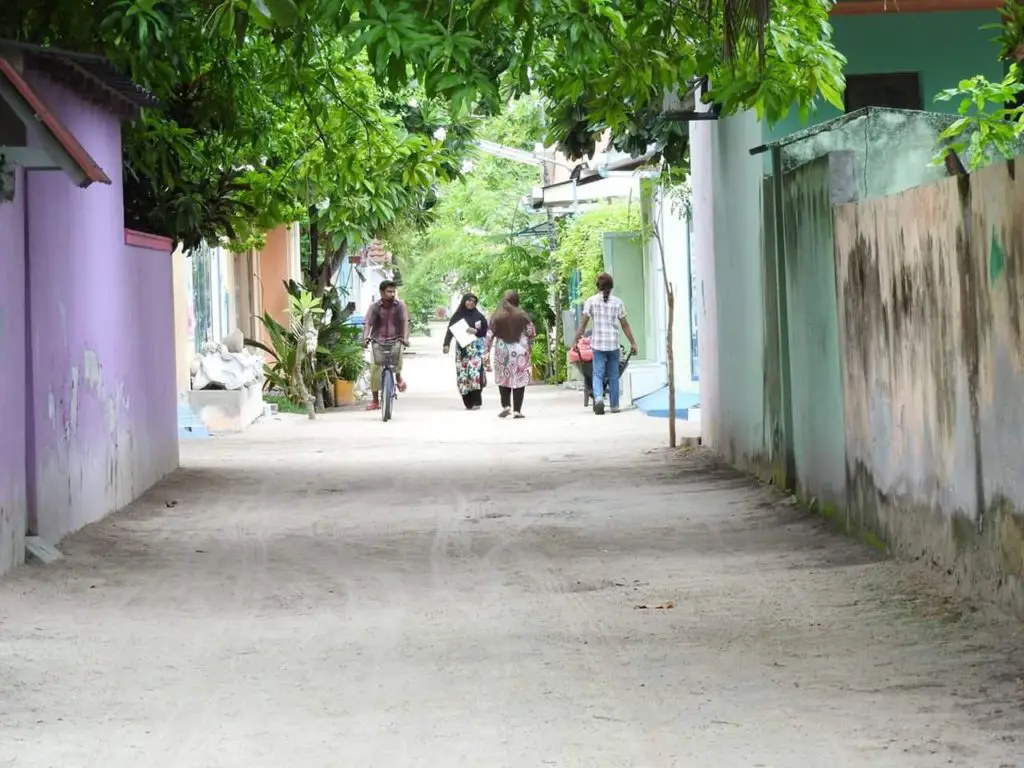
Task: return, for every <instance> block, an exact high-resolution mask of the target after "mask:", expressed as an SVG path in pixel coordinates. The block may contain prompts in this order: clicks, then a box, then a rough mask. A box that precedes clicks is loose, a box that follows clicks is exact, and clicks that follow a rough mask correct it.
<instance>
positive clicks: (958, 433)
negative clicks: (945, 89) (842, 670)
mask: <svg viewBox="0 0 1024 768" xmlns="http://www.w3.org/2000/svg"><path fill="white" fill-rule="evenodd" d="M1022 172H1024V164H1022V163H1021V162H1019V161H1017V162H1011V163H1000V164H998V165H996V166H993V167H990V168H987V169H985V170H983V171H981V172H979V173H977V174H975V175H974V176H972V177H970V179H969V180H968V179H959V180H958V179H948V180H946V181H942V182H939V183H937V184H933V185H930V186H925V187H919V188H916V189H911V190H908V191H906V192H903V193H901V194H899V195H895V196H891V197H886V198H881V199H876V200H869V201H864V202H859V203H853V204H849V205H845V206H842V207H840V208H838V209H837V210H836V213H835V257H836V269H837V274H838V277H839V280H838V289H839V291H838V299H839V312H840V332H841V338H842V344H843V349H844V354H843V362H844V365H843V383H844V392H845V395H844V412H845V422H846V432H847V438H846V443H847V444H846V453H847V482H848V485H849V499H850V501H849V510H848V514H849V516H850V521H851V523H852V524H853V525H856V526H860V527H863V528H865V529H868V530H871V531H874V532H876V533H877V534H878V535H879V536H880V537H881V538H883V539H884V540H886V541H887V542H888V543H889V545H890V546H891V547H892V548H893V549H894V550H895V551H897V552H901V553H905V554H907V555H910V556H914V557H917V556H924V557H927V558H929V559H930V560H932V561H933V562H935V563H937V564H938V565H939V566H940V567H943V568H945V569H949V570H950V571H952V572H954V573H955V574H956V576H957V578H958V580H959V581H960V582H961V584H963V585H964V586H965V587H967V588H968V589H969V590H970V591H972V592H975V593H980V594H984V595H987V596H993V597H995V598H997V599H998V600H999V601H1000V602H1002V603H1003V605H1005V606H1007V607H1009V608H1011V609H1012V610H1014V611H1016V612H1017V613H1018V615H1021V616H1024V581H1022V579H1024V473H1021V471H1020V456H1021V455H1022V449H1024V311H1022V310H1021V307H1022V305H1024V278H1022V277H1021V276H1022V275H1024V224H1022V223H1021V218H1020V216H1019V212H1020V211H1021V210H1022V208H1024V180H1022V178H1021V173H1022Z"/></svg>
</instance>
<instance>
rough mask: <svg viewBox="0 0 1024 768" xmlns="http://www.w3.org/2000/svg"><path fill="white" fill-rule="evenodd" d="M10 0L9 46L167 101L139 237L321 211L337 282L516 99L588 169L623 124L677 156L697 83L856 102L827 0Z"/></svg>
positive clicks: (238, 241)
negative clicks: (686, 95)
mask: <svg viewBox="0 0 1024 768" xmlns="http://www.w3.org/2000/svg"><path fill="white" fill-rule="evenodd" d="M0 5H2V7H0V37H7V38H13V39H18V40H25V41H28V42H33V43H40V44H49V45H54V46H59V47H62V48H66V49H73V50H77V51H84V52H91V53H98V54H102V55H105V56H107V57H108V58H110V59H111V60H112V61H113V62H114V63H115V64H116V65H117V66H119V67H120V68H122V69H123V70H125V71H126V72H127V73H128V74H130V75H131V76H132V77H133V78H134V79H135V80H136V81H137V82H139V83H140V84H141V85H143V86H144V87H146V88H147V89H149V90H150V91H152V92H153V93H154V94H155V95H156V96H157V97H158V99H159V100H160V101H161V102H162V104H163V108H162V109H161V110H148V111H147V112H146V113H145V114H144V115H143V117H142V119H141V120H140V121H139V122H138V123H136V124H134V125H132V126H130V127H129V128H128V129H127V130H126V132H125V182H126V183H125V198H126V214H127V218H128V222H129V223H130V225H131V226H134V227H138V228H141V229H146V230H149V231H153V232H156V233H159V234H164V235H169V236H171V237H173V238H175V239H176V240H178V241H180V242H182V243H183V244H185V245H186V246H192V245H195V244H197V243H198V242H200V241H208V242H217V241H219V240H221V239H223V238H230V239H231V240H232V242H233V243H234V245H235V247H238V248H245V247H248V246H250V245H252V244H253V243H254V242H256V241H258V240H259V238H260V236H261V233H262V232H263V231H265V230H266V229H268V228H270V227H272V226H274V225H275V224H277V223H282V222H286V221H291V220H295V219H296V218H298V217H304V218H305V217H308V218H310V220H311V221H310V230H309V231H310V232H311V234H312V235H313V236H314V243H313V245H314V248H313V249H312V250H313V254H312V255H313V259H312V267H313V269H312V270H311V271H312V272H313V273H314V274H311V275H310V277H311V278H315V279H316V280H317V281H320V282H322V281H323V280H324V275H325V274H327V273H329V272H330V271H331V268H332V267H335V266H336V265H337V263H338V260H339V259H340V258H343V257H344V253H345V252H346V249H347V248H348V247H351V246H352V245H353V244H356V243H357V242H359V241H361V240H365V239H366V238H368V237H370V236H374V235H380V234H382V233H384V232H385V231H386V230H387V229H388V228H389V227H393V226H394V225H395V223H396V222H397V221H399V220H409V219H410V218H411V219H413V220H415V219H416V218H417V217H419V218H420V219H421V220H424V219H425V218H426V217H427V216H429V214H428V213H427V212H428V211H429V209H430V208H431V206H432V205H433V203H434V201H435V200H434V195H435V192H436V189H437V187H438V185H439V184H443V183H445V182H446V181H448V180H450V179H453V178H457V177H458V175H459V169H460V167H461V158H462V155H463V154H464V153H465V151H466V147H467V141H468V140H469V138H470V137H471V134H472V130H473V125H474V121H475V119H476V117H479V116H486V115H489V114H494V113H496V112H499V111H501V109H503V108H504V107H505V105H506V104H507V103H508V102H509V100H510V99H513V98H516V97H519V96H522V95H524V94H527V93H532V94H536V95H537V96H539V97H542V98H543V99H544V102H545V104H546V105H547V106H546V113H547V114H546V126H547V134H548V139H550V140H551V141H554V142H557V143H559V144H560V145H561V146H562V148H563V149H564V150H565V151H566V152H567V153H568V154H570V155H571V156H574V157H579V156H581V155H585V154H588V153H590V152H592V151H593V149H594V146H595V142H596V141H597V139H598V138H599V137H600V136H601V135H602V134H603V133H604V132H605V131H606V130H608V131H610V132H611V134H612V138H613V144H614V145H615V146H616V147H618V148H620V149H624V150H627V151H630V152H632V153H638V152H641V151H643V150H644V149H646V148H647V147H648V146H650V145H657V146H658V148H659V149H661V150H662V151H663V153H664V155H665V157H666V159H667V160H668V161H669V162H670V163H671V164H676V163H678V162H679V161H680V159H681V158H682V154H683V151H684V149H685V140H684V134H685V132H684V130H683V128H682V127H681V125H680V124H679V123H675V122H672V121H671V120H668V119H665V117H664V116H663V115H662V105H663V101H664V98H665V95H666V94H667V93H679V92H682V91H685V90H686V89H687V88H688V86H689V85H690V84H691V82H692V81H693V80H694V78H696V77H702V76H707V77H709V78H710V82H711V85H712V88H711V91H710V94H709V97H710V98H712V99H714V100H715V102H716V103H718V104H719V105H720V106H721V109H722V110H723V111H724V112H725V113H729V112H732V111H736V110H739V109H744V108H748V107H753V108H756V109H758V110H759V111H761V112H762V113H763V114H764V115H765V116H766V117H767V118H768V119H769V120H774V119H778V118H780V117H781V116H783V115H784V114H785V113H786V112H787V111H788V110H789V109H790V108H797V109H800V110H804V111H806V110H807V109H809V108H810V106H811V105H812V104H813V102H814V101H815V99H817V98H818V97H819V96H823V97H824V98H826V99H828V100H830V101H833V102H838V101H839V100H840V94H841V83H842V78H841V67H842V63H843V62H842V57H841V56H839V54H838V53H837V52H836V51H835V49H834V47H832V45H831V42H830V35H831V28H830V26H829V24H828V11H829V8H830V5H831V3H829V2H827V1H825V2H823V0H683V1H682V2H674V1H673V2H665V0H614V1H613V0H448V1H447V2H444V3H441V2H437V0H92V2H89V3H82V2H81V1H80V0H6V2H4V3H2V4H0ZM474 116H475V117H474ZM532 138H539V137H532ZM318 254H319V257H320V259H318V258H317V257H318Z"/></svg>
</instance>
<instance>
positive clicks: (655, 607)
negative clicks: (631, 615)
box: [637, 601, 676, 611]
mask: <svg viewBox="0 0 1024 768" xmlns="http://www.w3.org/2000/svg"><path fill="white" fill-rule="evenodd" d="M675 607H676V604H675V603H673V602H671V601H669V602H667V603H661V604H660V605H638V606H637V610H639V611H670V610H672V609H673V608H675Z"/></svg>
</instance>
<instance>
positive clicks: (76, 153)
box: [0, 56, 112, 187]
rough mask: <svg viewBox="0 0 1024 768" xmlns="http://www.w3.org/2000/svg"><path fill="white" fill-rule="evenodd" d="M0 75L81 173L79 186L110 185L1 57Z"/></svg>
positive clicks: (26, 84)
mask: <svg viewBox="0 0 1024 768" xmlns="http://www.w3.org/2000/svg"><path fill="white" fill-rule="evenodd" d="M0 74H2V75H3V76H4V77H6V78H7V80H8V82H10V84H11V85H13V86H14V88H15V90H16V91H18V93H19V94H21V97H22V98H23V99H24V100H25V101H26V102H27V103H28V105H29V106H30V107H31V108H32V111H33V112H35V113H36V117H38V118H39V120H40V121H41V122H42V123H43V125H44V126H46V129H47V130H48V131H49V132H50V133H51V134H52V135H53V138H55V139H56V140H57V141H58V143H59V144H60V145H61V146H62V147H63V148H64V151H65V152H67V153H68V156H69V157H70V158H71V159H72V160H73V161H74V162H75V164H76V165H77V166H78V167H79V169H80V170H81V171H82V174H83V175H84V176H85V181H84V182H83V183H82V184H81V185H80V186H82V187H87V186H89V185H90V184H93V183H96V184H110V183H112V182H111V181H110V177H109V176H107V174H106V173H104V171H103V169H102V168H100V166H99V164H97V162H96V161H95V160H93V159H92V157H91V156H90V155H89V153H88V152H86V151H85V147H83V146H82V145H81V144H80V143H79V141H78V139H76V138H75V137H74V135H73V134H72V133H71V131H69V130H68V129H67V128H65V127H64V124H63V123H62V122H61V121H60V120H58V119H57V116H56V115H54V114H53V113H52V112H51V111H50V110H49V109H48V108H47V106H46V104H44V103H43V100H42V99H41V98H39V95H38V94H37V93H36V92H35V91H33V90H32V86H30V85H29V84H28V83H27V82H25V79H24V78H23V77H22V76H21V73H20V72H18V70H17V69H15V68H14V65H13V64H11V62H9V61H8V60H7V59H5V58H3V57H2V56H0Z"/></svg>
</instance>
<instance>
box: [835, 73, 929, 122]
mask: <svg viewBox="0 0 1024 768" xmlns="http://www.w3.org/2000/svg"><path fill="white" fill-rule="evenodd" d="M845 102H846V111H847V112H856V111H857V110H858V109H863V108H864V107H889V108H890V109H918V110H920V109H924V100H923V99H922V98H921V78H920V76H919V75H918V73H917V72H894V73H891V74H884V75H847V76H846V96H845Z"/></svg>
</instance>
